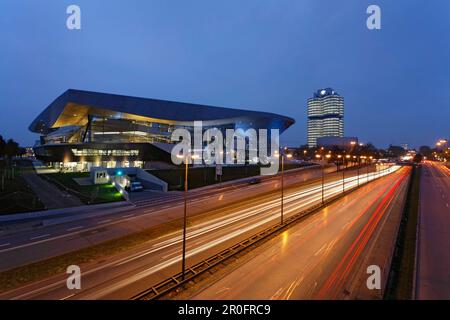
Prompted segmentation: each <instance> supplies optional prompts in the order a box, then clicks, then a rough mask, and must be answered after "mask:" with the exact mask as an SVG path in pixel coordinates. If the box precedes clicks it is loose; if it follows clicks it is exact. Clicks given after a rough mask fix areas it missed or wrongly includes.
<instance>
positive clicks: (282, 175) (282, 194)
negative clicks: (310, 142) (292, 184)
mask: <svg viewBox="0 0 450 320" xmlns="http://www.w3.org/2000/svg"><path fill="white" fill-rule="evenodd" d="M280 157H281V224H283V223H284V221H283V213H284V157H286V158H289V159H290V158H292V154H286V155H281V156H280Z"/></svg>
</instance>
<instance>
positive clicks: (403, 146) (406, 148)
mask: <svg viewBox="0 0 450 320" xmlns="http://www.w3.org/2000/svg"><path fill="white" fill-rule="evenodd" d="M400 146H401V147H402V148H403V149H405V150H406V151H408V150H409V145H408V144H407V143H402V144H401V145H400Z"/></svg>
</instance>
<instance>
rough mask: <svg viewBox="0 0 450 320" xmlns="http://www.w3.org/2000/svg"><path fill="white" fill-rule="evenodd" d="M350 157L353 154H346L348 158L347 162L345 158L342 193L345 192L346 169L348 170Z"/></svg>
mask: <svg viewBox="0 0 450 320" xmlns="http://www.w3.org/2000/svg"><path fill="white" fill-rule="evenodd" d="M350 157H351V156H350V155H349V154H348V155H346V156H345V158H347V162H345V159H344V162H343V165H344V168H343V170H342V193H344V192H345V170H347V165H348V159H350Z"/></svg>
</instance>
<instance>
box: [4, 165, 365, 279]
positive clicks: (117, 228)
mask: <svg viewBox="0 0 450 320" xmlns="http://www.w3.org/2000/svg"><path fill="white" fill-rule="evenodd" d="M332 169H333V168H328V169H327V170H328V171H331V170H332ZM372 170H373V169H372ZM285 174H286V176H285V187H286V188H288V187H295V186H297V187H301V186H302V184H304V183H307V182H310V181H314V180H315V179H317V177H320V175H321V170H320V168H308V169H301V170H292V171H291V172H289V173H288V172H286V173H285ZM346 174H347V175H348V176H352V175H353V174H355V170H353V171H352V170H350V171H349V172H347V173H346ZM326 177H327V181H328V180H329V181H332V180H333V179H335V180H338V179H340V178H341V177H342V175H341V174H340V173H332V172H331V173H330V174H327V175H326ZM362 179H364V178H363V177H362ZM279 189H280V177H279V176H274V177H267V178H264V179H263V180H262V182H261V183H259V184H256V185H249V184H248V182H245V181H244V182H232V183H228V184H224V185H223V186H211V187H208V188H202V189H201V190H199V189H195V190H192V191H189V195H188V199H189V216H195V215H198V214H202V213H204V212H210V211H212V210H214V209H217V208H222V207H224V206H227V205H233V204H235V203H237V202H239V201H243V200H246V199H247V198H252V197H259V196H263V195H264V194H266V193H271V192H279ZM77 210H78V208H77V207H75V208H69V209H67V210H66V211H70V214H69V215H67V216H63V217H55V218H52V217H50V218H48V219H47V218H45V219H44V220H43V221H34V220H33V221H31V222H30V224H31V225H32V226H33V225H35V224H38V225H39V224H42V226H38V227H31V228H25V229H24V230H20V229H19V230H15V229H14V226H8V227H2V228H1V229H0V271H4V270H8V269H11V268H13V267H17V266H21V265H25V264H28V263H31V262H35V261H39V260H42V259H45V258H49V257H52V256H55V255H60V254H63V253H66V252H70V251H73V250H77V249H81V248H85V247H88V246H91V245H93V244H97V243H100V242H104V241H107V240H111V239H114V238H118V237H121V236H125V235H127V234H131V233H135V232H138V231H142V230H145V229H148V228H149V227H153V226H156V225H160V224H162V223H166V222H170V221H173V220H176V219H179V218H181V216H182V213H183V200H182V196H180V194H179V193H178V192H176V193H169V194H166V195H159V198H156V199H155V198H154V199H152V200H149V201H141V203H140V204H139V205H137V206H133V205H130V204H128V205H126V204H122V203H118V204H111V205H100V206H92V207H90V206H83V207H80V208H79V210H80V211H79V212H77ZM0 218H1V217H0Z"/></svg>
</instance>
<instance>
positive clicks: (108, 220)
mask: <svg viewBox="0 0 450 320" xmlns="http://www.w3.org/2000/svg"><path fill="white" fill-rule="evenodd" d="M108 222H111V219H106V220H101V221H99V222H97V224H102V223H108Z"/></svg>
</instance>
